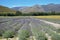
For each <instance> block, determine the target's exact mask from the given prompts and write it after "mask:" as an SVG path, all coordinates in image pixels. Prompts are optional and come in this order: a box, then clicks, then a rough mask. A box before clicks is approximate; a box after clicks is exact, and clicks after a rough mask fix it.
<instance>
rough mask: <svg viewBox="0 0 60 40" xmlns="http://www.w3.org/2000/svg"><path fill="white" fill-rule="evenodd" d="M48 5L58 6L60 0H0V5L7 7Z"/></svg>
mask: <svg viewBox="0 0 60 40" xmlns="http://www.w3.org/2000/svg"><path fill="white" fill-rule="evenodd" d="M49 3H54V4H60V0H0V5H3V6H7V7H10V8H11V7H17V6H32V5H35V4H39V5H46V4H49Z"/></svg>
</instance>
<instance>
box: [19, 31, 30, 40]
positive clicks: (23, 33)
mask: <svg viewBox="0 0 60 40" xmlns="http://www.w3.org/2000/svg"><path fill="white" fill-rule="evenodd" d="M29 36H30V34H29V31H27V30H21V31H19V40H27V38H28V37H29Z"/></svg>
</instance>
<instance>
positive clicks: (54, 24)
mask: <svg viewBox="0 0 60 40" xmlns="http://www.w3.org/2000/svg"><path fill="white" fill-rule="evenodd" d="M40 21H42V22H45V23H47V24H50V25H53V26H54V27H56V28H57V29H58V28H60V24H57V23H53V22H49V21H46V20H40Z"/></svg>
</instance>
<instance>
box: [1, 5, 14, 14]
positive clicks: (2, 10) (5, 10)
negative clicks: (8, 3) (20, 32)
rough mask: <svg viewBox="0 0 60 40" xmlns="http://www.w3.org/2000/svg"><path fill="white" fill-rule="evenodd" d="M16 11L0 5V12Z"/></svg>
mask: <svg viewBox="0 0 60 40" xmlns="http://www.w3.org/2000/svg"><path fill="white" fill-rule="evenodd" d="M14 12H15V10H12V9H10V8H8V7H5V6H1V5H0V13H14Z"/></svg>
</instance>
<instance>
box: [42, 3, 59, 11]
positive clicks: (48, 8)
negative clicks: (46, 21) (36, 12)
mask: <svg viewBox="0 0 60 40" xmlns="http://www.w3.org/2000/svg"><path fill="white" fill-rule="evenodd" d="M42 7H43V9H44V10H45V11H46V12H51V11H55V12H60V4H52V3H51V4H48V5H42Z"/></svg>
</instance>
